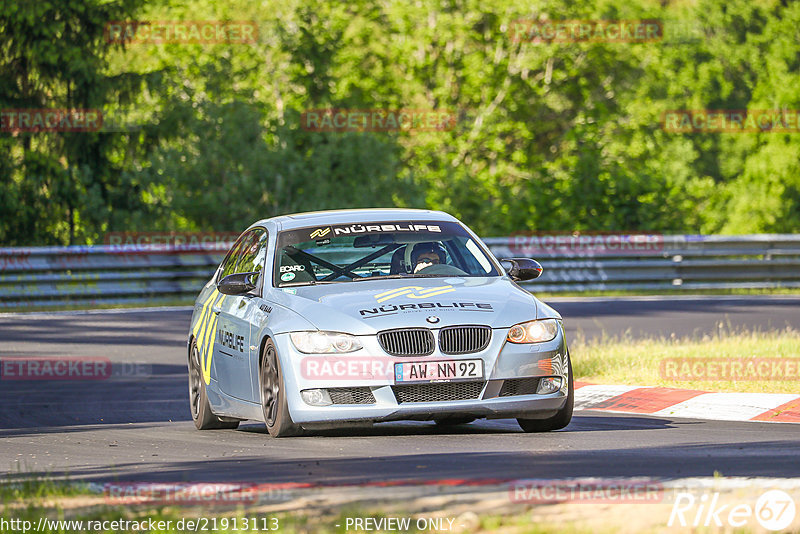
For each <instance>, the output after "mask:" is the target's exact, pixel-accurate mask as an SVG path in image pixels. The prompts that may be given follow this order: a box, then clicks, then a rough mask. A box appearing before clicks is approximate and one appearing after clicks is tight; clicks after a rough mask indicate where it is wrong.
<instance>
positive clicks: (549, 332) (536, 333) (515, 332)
mask: <svg viewBox="0 0 800 534" xmlns="http://www.w3.org/2000/svg"><path fill="white" fill-rule="evenodd" d="M557 333H558V321H557V320H555V319H542V320H541V321H528V322H527V323H520V324H515V325H514V326H512V327H511V328H510V329H509V330H508V335H507V336H506V339H507V340H508V341H509V342H510V343H543V342H545V341H550V340H551V339H553V338H555V337H556V334H557Z"/></svg>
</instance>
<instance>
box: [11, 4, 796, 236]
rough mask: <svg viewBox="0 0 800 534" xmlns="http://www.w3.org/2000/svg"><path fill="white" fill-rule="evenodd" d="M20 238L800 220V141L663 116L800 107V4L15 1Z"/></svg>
mask: <svg viewBox="0 0 800 534" xmlns="http://www.w3.org/2000/svg"><path fill="white" fill-rule="evenodd" d="M543 17H546V18H549V19H551V20H576V19H581V20H594V19H606V20H622V19H659V20H661V21H662V22H663V25H664V36H663V39H660V40H657V41H654V42H577V43H576V42H539V43H535V42H526V41H525V40H524V39H515V38H514V34H513V32H511V31H509V29H510V27H511V26H512V24H513V22H514V21H516V20H519V19H528V20H530V19H541V18H543ZM120 20H150V21H168V20H229V21H255V22H256V23H257V25H258V38H257V42H256V43H254V44H248V43H216V44H184V43H178V44H150V43H126V44H119V43H114V42H108V39H106V38H105V36H104V31H105V29H106V25H107V24H108V22H109V21H120ZM0 35H1V36H2V37H1V38H0V110H8V109H26V108H97V109H102V110H103V111H104V114H105V117H106V119H105V124H104V126H103V128H102V129H101V131H98V132H67V133H54V132H39V133H26V132H14V131H3V132H0V180H1V182H0V244H3V245H31V244H66V243H70V242H72V243H93V242H99V241H102V239H103V235H104V234H105V233H106V232H110V231H153V230H169V229H174V230H219V231H227V230H240V229H242V228H243V227H244V226H246V225H247V224H249V223H250V222H252V221H253V220H255V219H259V218H263V217H269V216H273V215H277V214H281V213H287V212H294V211H305V210H317V209H327V208H339V207H370V206H408V207H428V208H434V209H443V210H446V211H449V212H451V213H453V214H454V215H456V216H457V217H460V218H462V220H464V221H465V222H467V223H468V224H469V225H471V226H472V227H473V228H475V229H476V231H478V232H479V233H481V234H482V235H506V234H511V233H515V232H524V231H545V230H608V231H619V230H649V231H661V232H685V233H714V232H722V233H750V232H794V231H797V230H798V229H800V209H798V207H799V206H800V133H776V132H754V133H675V132H669V131H665V130H664V129H663V128H662V124H661V117H662V113H663V112H665V111H667V110H683V109H722V110H724V109H728V110H736V109H761V110H765V109H767V110H776V109H788V110H798V109H800V90H798V88H800V2H791V1H785V0H784V1H780V0H773V1H770V0H767V1H759V2H754V1H752V0H696V1H680V2H678V1H673V2H670V1H664V2H655V1H648V0H638V1H637V2H633V3H632V2H629V1H627V0H601V1H599V2H595V1H587V0H578V1H576V2H556V1H552V0H541V1H540V0H523V1H519V0H481V1H478V0H419V1H415V2H401V1H392V0H379V1H373V0H348V1H330V2H311V1H307V0H281V1H276V0H256V1H253V0H237V1H233V2H216V1H214V0H184V1H178V0H169V1H160V2H152V3H145V2H144V0H122V1H116V2H109V1H108V0H40V1H36V2H32V1H30V0H5V1H4V2H3V7H2V11H0ZM320 108H347V109H384V110H385V109H401V108H408V109H437V110H451V111H453V112H454V113H456V114H457V117H458V121H457V123H456V124H455V126H454V127H453V128H452V129H449V130H445V131H420V132H405V131H401V132H319V131H309V130H308V129H304V128H302V127H300V121H301V116H302V113H303V112H304V111H307V110H310V109H320Z"/></svg>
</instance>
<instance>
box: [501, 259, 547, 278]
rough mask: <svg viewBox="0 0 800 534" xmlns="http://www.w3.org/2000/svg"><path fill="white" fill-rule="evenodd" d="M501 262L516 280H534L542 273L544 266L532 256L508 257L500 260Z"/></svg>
mask: <svg viewBox="0 0 800 534" xmlns="http://www.w3.org/2000/svg"><path fill="white" fill-rule="evenodd" d="M500 264H501V265H502V266H503V268H504V269H505V270H506V272H507V273H508V276H510V277H511V279H512V280H514V281H515V282H523V281H525V280H533V279H534V278H539V276H541V274H542V266H541V265H539V262H538V261H536V260H532V259H530V258H506V259H502V260H500Z"/></svg>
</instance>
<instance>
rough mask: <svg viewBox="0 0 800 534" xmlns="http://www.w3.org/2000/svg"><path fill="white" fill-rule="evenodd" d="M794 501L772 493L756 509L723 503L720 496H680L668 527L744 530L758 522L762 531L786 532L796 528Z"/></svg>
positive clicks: (776, 491) (743, 504) (760, 501)
mask: <svg viewBox="0 0 800 534" xmlns="http://www.w3.org/2000/svg"><path fill="white" fill-rule="evenodd" d="M796 512H797V510H796V508H795V503H794V500H793V499H792V497H791V496H790V495H789V494H788V493H786V492H785V491H782V490H769V491H767V492H765V493H764V494H763V495H761V496H760V497H759V498H758V500H756V503H755V506H751V505H750V504H748V503H728V504H722V503H721V502H720V494H719V493H714V494H712V495H709V494H708V493H706V494H703V495H701V496H699V497H698V496H697V495H695V494H693V493H690V492H681V493H677V494H676V496H675V503H674V504H673V505H672V512H671V513H670V515H669V521H668V522H667V526H668V527H672V526H681V527H694V528H697V527H724V526H728V527H732V528H743V527H745V526H748V524H749V525H750V526H753V524H752V522H753V520H754V519H755V521H757V522H758V524H759V525H761V527H762V528H765V529H767V530H772V531H783V530H785V529H786V528H787V527H789V525H791V524H792V522H793V521H794V518H795V515H796Z"/></svg>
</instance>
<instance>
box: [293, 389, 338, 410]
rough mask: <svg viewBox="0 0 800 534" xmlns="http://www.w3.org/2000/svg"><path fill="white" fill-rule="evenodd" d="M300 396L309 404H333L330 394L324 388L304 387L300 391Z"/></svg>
mask: <svg viewBox="0 0 800 534" xmlns="http://www.w3.org/2000/svg"><path fill="white" fill-rule="evenodd" d="M300 396H301V397H302V398H303V400H304V401H305V403H306V404H308V405H310V406H330V405H331V404H333V402H332V401H331V396H330V395H328V392H327V391H326V390H324V389H305V390H303V391H301V392H300Z"/></svg>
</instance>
